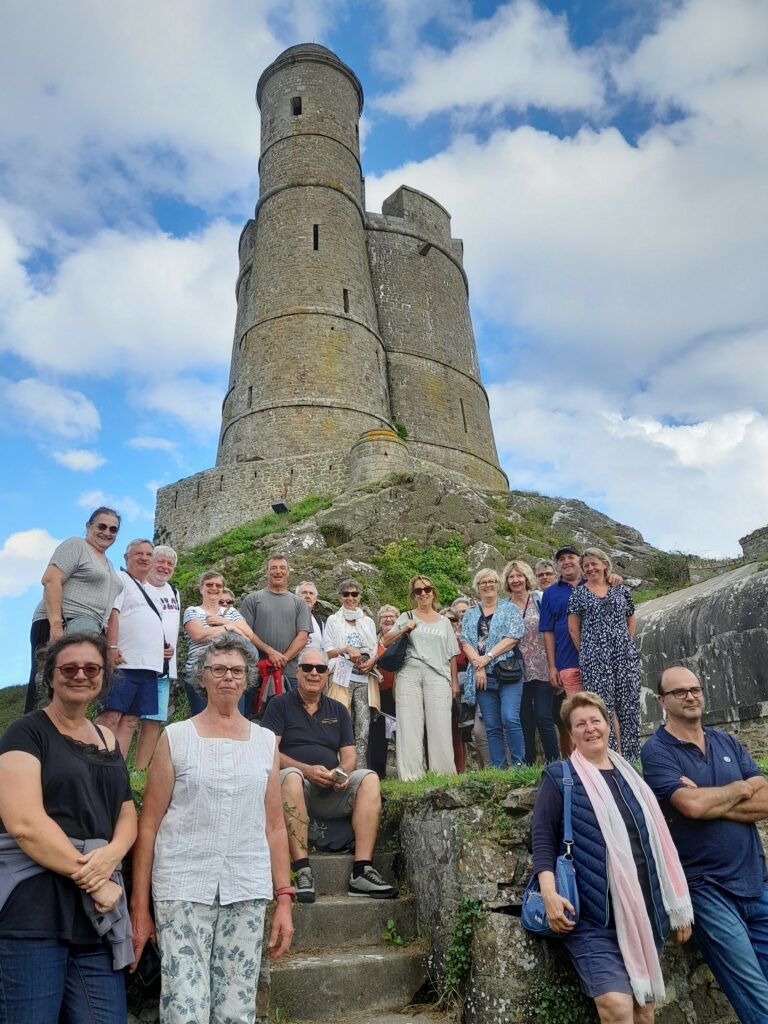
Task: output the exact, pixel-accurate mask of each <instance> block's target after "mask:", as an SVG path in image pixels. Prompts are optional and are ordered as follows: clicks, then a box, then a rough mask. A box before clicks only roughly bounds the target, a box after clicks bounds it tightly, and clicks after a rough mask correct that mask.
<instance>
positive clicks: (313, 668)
mask: <svg viewBox="0 0 768 1024" xmlns="http://www.w3.org/2000/svg"><path fill="white" fill-rule="evenodd" d="M298 667H299V668H300V669H301V671H302V672H304V673H306V675H309V673H310V672H317V673H318V674H319V675H321V676H324V675H325V673H326V672H327V671H328V666H327V665H313V664H312V663H311V662H310V661H305V662H300V663H299V666H298Z"/></svg>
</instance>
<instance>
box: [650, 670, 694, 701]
mask: <svg viewBox="0 0 768 1024" xmlns="http://www.w3.org/2000/svg"><path fill="white" fill-rule="evenodd" d="M689 686H701V683H700V682H699V680H698V679H697V678H696V676H695V675H694V674H693V672H691V670H690V669H687V668H685V667H684V666H683V665H673V666H672V667H671V668H665V669H664V671H663V672H662V673H661V679H659V687H658V690H659V696H661V695H662V694H664V693H669V691H670V690H678V689H680V687H685V688H686V689H687V688H688V687H689Z"/></svg>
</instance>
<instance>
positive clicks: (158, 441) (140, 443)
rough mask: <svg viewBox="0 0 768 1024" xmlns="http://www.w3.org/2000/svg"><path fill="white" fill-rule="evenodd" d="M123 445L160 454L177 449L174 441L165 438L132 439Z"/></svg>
mask: <svg viewBox="0 0 768 1024" xmlns="http://www.w3.org/2000/svg"><path fill="white" fill-rule="evenodd" d="M125 443H126V444H127V445H128V446H129V447H130V448H138V449H139V450H142V449H156V450H157V451H161V452H175V451H176V449H177V447H178V446H177V445H176V442H175V441H169V440H168V438H167V437H132V438H130V440H128V441H126V442H125Z"/></svg>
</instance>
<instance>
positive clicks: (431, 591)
mask: <svg viewBox="0 0 768 1024" xmlns="http://www.w3.org/2000/svg"><path fill="white" fill-rule="evenodd" d="M434 592H435V588H434V587H414V588H413V591H412V593H413V594H415V596H416V597H421V595H422V594H434Z"/></svg>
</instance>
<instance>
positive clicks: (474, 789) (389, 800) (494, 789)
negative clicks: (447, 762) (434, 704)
mask: <svg viewBox="0 0 768 1024" xmlns="http://www.w3.org/2000/svg"><path fill="white" fill-rule="evenodd" d="M542 771H543V768H542V767H541V765H520V767H518V768H481V769H478V770H477V771H473V772H463V773H462V774H461V775H437V774H436V773H435V772H427V774H426V775H425V776H424V778H423V779H414V780H412V781H410V782H403V781H402V780H401V779H385V780H384V781H383V782H382V784H381V792H382V795H383V796H384V797H385V803H384V814H385V815H386V816H387V818H389V819H390V820H398V819H399V818H400V817H401V816H402V815H403V813H404V812H405V811H407V810H413V809H414V808H415V807H416V806H417V805H418V804H419V803H420V802H421V801H422V800H424V799H425V797H427V796H428V795H429V793H430V792H434V791H435V790H439V789H451V790H458V791H460V792H461V793H463V794H465V795H466V796H468V797H469V798H470V801H471V803H474V804H487V805H489V806H491V807H498V806H499V805H500V803H501V801H502V800H503V799H504V797H505V796H506V795H507V793H508V792H509V791H510V789H524V788H526V787H529V786H536V785H537V784H538V782H539V779H540V778H541V773H542Z"/></svg>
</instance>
